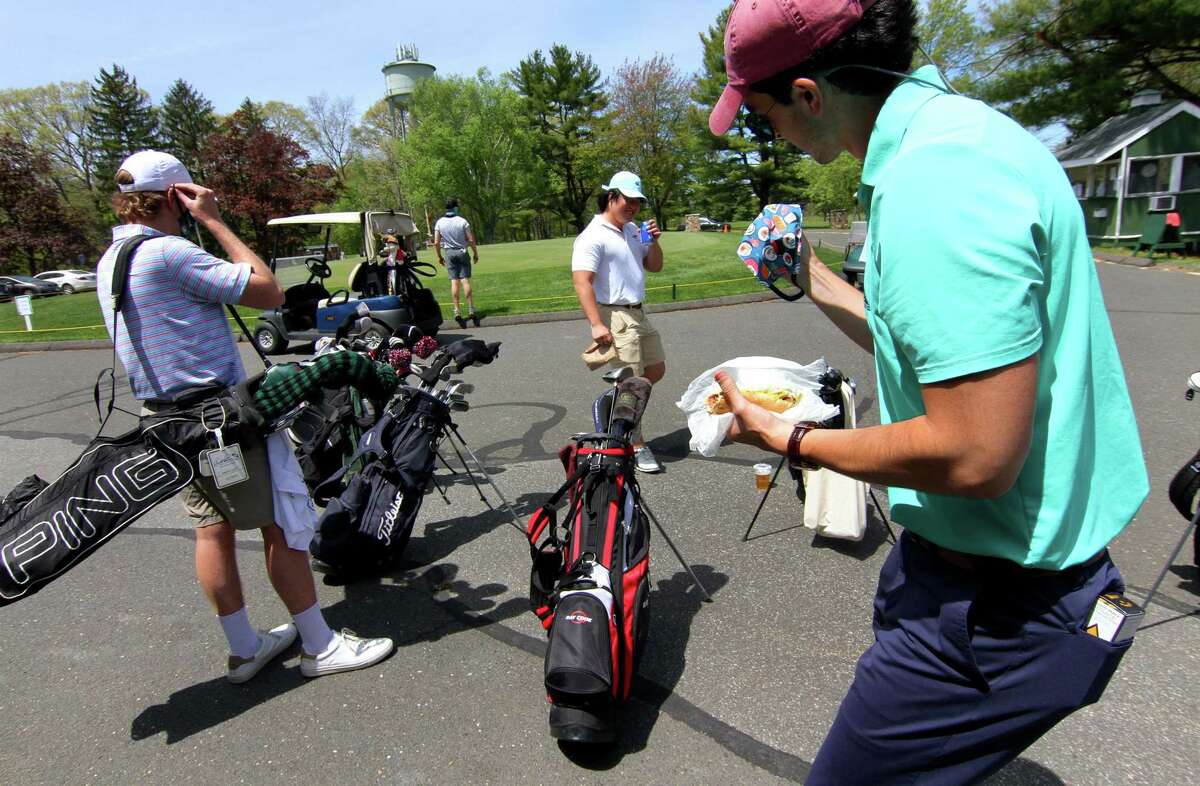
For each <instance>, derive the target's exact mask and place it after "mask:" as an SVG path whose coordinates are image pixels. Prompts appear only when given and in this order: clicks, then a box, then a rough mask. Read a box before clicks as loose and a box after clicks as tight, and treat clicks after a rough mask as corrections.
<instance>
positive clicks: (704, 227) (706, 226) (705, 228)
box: [676, 216, 729, 232]
mask: <svg viewBox="0 0 1200 786" xmlns="http://www.w3.org/2000/svg"><path fill="white" fill-rule="evenodd" d="M727 223H729V222H727V221H714V220H712V219H711V218H707V217H705V216H700V231H701V232H720V231H721V227H722V226H724V225H725V224H727ZM676 228H677V229H678V230H679V231H680V232H684V231H686V230H687V222H686V221H682V222H680V224H679V226H678V227H676Z"/></svg>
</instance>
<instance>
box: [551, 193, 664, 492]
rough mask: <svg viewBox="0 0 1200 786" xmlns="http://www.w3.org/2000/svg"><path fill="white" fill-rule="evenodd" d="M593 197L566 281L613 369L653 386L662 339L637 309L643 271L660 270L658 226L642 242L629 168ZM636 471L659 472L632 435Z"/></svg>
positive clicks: (640, 199)
mask: <svg viewBox="0 0 1200 786" xmlns="http://www.w3.org/2000/svg"><path fill="white" fill-rule="evenodd" d="M602 188H603V190H602V192H601V193H600V196H599V197H598V199H597V200H596V207H597V210H598V212H597V214H596V215H595V217H593V218H592V222H591V223H590V224H588V225H587V227H586V228H585V229H584V230H583V232H581V233H580V234H579V237H577V238H575V245H574V247H573V249H572V252H571V279H572V282H573V283H574V285H575V294H576V295H578V297H579V305H580V307H581V308H582V309H583V315H584V316H585V317H586V318H587V321H588V324H589V325H590V326H591V332H592V341H593V342H595V344H597V345H598V346H599V347H608V346H612V347H613V348H614V349H615V350H616V356H615V357H614V358H613V359H612V360H611V361H610V362H609V365H611V366H615V367H618V368H619V367H623V366H630V367H632V368H633V370H634V372H635V373H636V374H638V375H640V376H643V377H645V378H646V379H648V380H650V383H651V384H654V383H656V382H658V381H659V380H661V379H662V378H663V375H664V374H666V372H667V362H666V355H665V353H664V352H663V344H662V338H660V337H659V335H658V331H657V330H655V329H654V326H653V325H651V324H650V319H649V317H647V316H646V312H645V311H644V310H643V308H642V301H643V300H645V298H646V271H647V270H649V271H650V272H651V273H657V272H659V271H660V270H662V268H663V251H662V246H660V245H659V244H658V238H659V235H661V234H662V233H661V232H660V231H659V228H658V224H657V223H656V222H655V221H654V220H650V221H649V222H647V223H648V226H649V230H648V236H649V240H648V241H647V242H643V241H642V238H641V232H640V231H639V228H638V225H637V224H635V223H634V219H635V218H636V217H637V214H638V211H639V210H641V209H642V206H643V205H644V204H645V202H646V196H645V194H643V193H642V179H641V178H640V177H638V176H637V175H635V174H634V173H633V172H618V173H616V174H615V175H613V176H612V179H611V180H609V182H608V183H607V184H606V185H604V186H603V187H602ZM633 439H634V443H633V444H634V458H635V464H636V466H637V468H638V470H640V471H642V472H661V471H662V464H660V463H659V462H658V459H657V458H655V456H654V452H653V451H651V450H650V446H649V445H647V444H646V442H645V439H644V438H643V437H642V430H641V427H639V428H638V430H637V432H636V433H635V434H634V436H633Z"/></svg>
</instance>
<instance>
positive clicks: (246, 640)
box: [217, 606, 259, 658]
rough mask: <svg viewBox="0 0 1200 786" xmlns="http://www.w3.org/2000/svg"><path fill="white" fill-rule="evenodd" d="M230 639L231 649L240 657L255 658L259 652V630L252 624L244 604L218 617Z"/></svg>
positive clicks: (227, 637) (227, 638) (226, 636)
mask: <svg viewBox="0 0 1200 786" xmlns="http://www.w3.org/2000/svg"><path fill="white" fill-rule="evenodd" d="M217 619H218V620H220V621H221V629H222V630H224V631H225V638H226V640H228V641H229V651H230V652H232V653H233V654H234V655H236V656H237V657H239V658H253V657H254V656H255V655H256V654H257V653H258V645H259V640H258V631H256V630H255V629H254V628H253V627H252V626H251V625H250V616H249V615H248V614H246V607H245V606H242V607H241V608H240V609H238V610H237V611H235V612H233V613H232V614H226V615H225V616H224V617H220V616H218V617H217Z"/></svg>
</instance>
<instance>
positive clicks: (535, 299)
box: [0, 276, 754, 336]
mask: <svg viewBox="0 0 1200 786" xmlns="http://www.w3.org/2000/svg"><path fill="white" fill-rule="evenodd" d="M753 280H754V279H752V278H747V277H746V276H741V277H739V278H722V279H718V280H716V281H693V282H691V283H687V284H664V285H662V286H654V287H646V291H647V292H657V291H660V290H665V289H674V288H678V289H683V288H684V287H706V286H711V285H714V284H732V283H734V282H737V281H744V282H746V283H750V282H752V281H753ZM575 297H576V296H575V293H574V292H572V293H571V294H569V295H553V296H550V297H526V298H517V299H515V300H502V301H500V304H501V305H504V304H508V303H540V302H547V301H551V300H574V299H575ZM225 321H226V322H232V321H233V319H232V318H228V319H226V320H225ZM104 327H105V326H104V325H103V324H100V325H80V326H78V327H60V328H36V329H34V330H0V336H8V335H16V334H18V333H60V332H63V331H68V330H100V329H103V328H104Z"/></svg>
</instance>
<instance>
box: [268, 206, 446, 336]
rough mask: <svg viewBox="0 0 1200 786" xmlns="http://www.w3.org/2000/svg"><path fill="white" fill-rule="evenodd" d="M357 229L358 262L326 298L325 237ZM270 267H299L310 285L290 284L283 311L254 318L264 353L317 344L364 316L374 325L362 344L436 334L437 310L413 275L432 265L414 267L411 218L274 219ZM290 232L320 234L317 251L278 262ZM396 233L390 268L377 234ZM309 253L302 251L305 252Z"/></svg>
mask: <svg viewBox="0 0 1200 786" xmlns="http://www.w3.org/2000/svg"><path fill="white" fill-rule="evenodd" d="M345 224H352V225H357V226H358V227H359V235H360V238H361V241H362V261H361V262H360V263H358V264H357V265H355V266H354V267H353V268H352V269H351V271H350V275H349V276H348V278H347V281H346V286H345V288H339V289H335V290H334V291H332V292H330V291H329V289H327V288H326V286H325V282H326V281H327V280H328V279H329V278H330V277H331V276H332V275H333V271H332V270H331V269H330V267H329V262H328V260H329V259H330V258H331V257H330V253H329V252H330V248H331V244H330V237H331V235H332V232H333V228H334V227H335V226H338V225H345ZM267 226H269V227H271V228H272V232H273V236H272V252H271V261H270V267H271V270H273V271H276V273H277V275H278V268H281V267H283V266H285V265H294V264H299V265H303V266H304V269H305V270H307V271H308V279H307V280H306V281H305V282H304V283H301V284H295V285H293V286H289V287H287V288H286V289H285V291H284V301H283V305H282V306H280V307H279V308H273V309H267V310H266V311H263V312H262V314H260V315H259V317H258V324H257V325H256V326H255V329H254V341H255V342H256V343H257V344H258V346H259V347H260V348H261V349H262V350H263V351H264V352H266V353H267V354H276V353H280V352H283V351H285V350H286V349H287V345H288V342H289V341H304V342H309V341H316V340H317V339H319V338H321V337H322V336H334V335H336V334H337V332H338V329H339V328H344V327H345V326H346V325H348V324H349V323H350V322H351V321H353V320H356V319H359V318H361V317H362V316H364V314H367V315H369V316H370V318H371V321H372V322H373V323H374V324H373V326H372V327H371V328H370V331H369V332H370V333H371V335H365V336H364V338H366V339H367V340H368V341H371V340H373V341H375V342H376V343H378V342H379V341H384V340H387V338H388V337H390V336H391V335H392V334H393V333H395V332H396V331H397V330H401V329H405V328H407V327H409V326H415V327H416V328H418V329H419V330H420V331H421V332H422V333H424V334H425V335H427V336H435V335H437V331H438V328H439V327H441V324H442V312H441V309H440V307H439V306H438V303H437V300H436V298H434V296H433V292H431V291H430V290H428V289H426V288H425V287H424V286H423V285H422V284H421V282H420V280H419V278H418V276H425V277H430V276H433V275H434V274H435V272H436V271H435V269H434V267H433V265H430V264H428V263H423V262H418V261H417V254H416V248H417V241H418V239H419V237H420V233H419V232H418V231H417V227H416V225H415V224H414V223H413V220H412V218H411V217H410V216H408V215H407V214H405V213H397V212H395V211H393V210H387V211H365V212H353V213H316V214H311V215H303V216H289V217H286V218H273V219H271V220H270V221H268V222H267ZM295 227H304V228H310V229H311V228H313V227H316V228H318V231H319V230H320V228H323V229H324V233H323V234H324V244H323V246H322V247H321V249H322V250H320V251H318V252H316V253H314V254H311V255H306V256H300V257H287V256H280V253H279V251H280V239H281V235H282V234H284V232H286V231H288V230H290V229H293V228H295ZM385 234H388V235H395V236H396V238H398V239H399V240H400V243H401V249H400V252H398V253H397V264H396V266H395V267H392V268H389V267H387V266H386V265H385V264H384V262H385V260H384V258H383V257H384V252H382V251H381V250H380V248H379V238H380V236H381V235H385ZM306 254H307V250H306Z"/></svg>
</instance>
